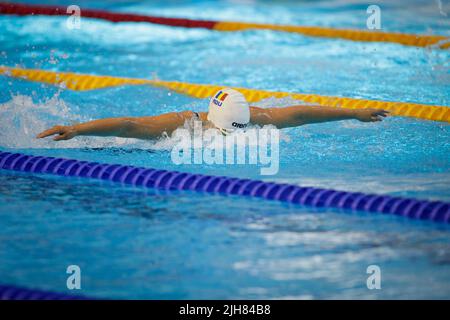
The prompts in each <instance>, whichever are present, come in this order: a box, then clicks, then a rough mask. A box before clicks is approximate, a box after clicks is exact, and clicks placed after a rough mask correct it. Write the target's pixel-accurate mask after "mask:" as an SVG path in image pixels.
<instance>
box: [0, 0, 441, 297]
mask: <svg viewBox="0 0 450 320" xmlns="http://www.w3.org/2000/svg"><path fill="white" fill-rule="evenodd" d="M372 2H373V4H376V3H378V4H379V5H380V7H381V9H382V27H383V30H385V31H402V32H411V33H434V34H441V35H447V36H449V35H450V28H449V26H450V21H449V19H448V14H450V10H449V7H448V4H447V6H446V4H445V3H443V7H442V12H440V10H439V6H438V3H439V2H438V1H435V2H433V1H432V2H429V1H395V3H392V2H390V1H384V2H379V1H378V2H377V1H372ZM28 3H29V2H28ZM34 3H42V2H38V1H34ZM48 3H49V4H55V3H58V4H62V5H64V4H71V3H70V1H67V2H64V1H61V2H55V1H53V2H48ZM79 3H80V6H81V8H83V4H84V5H85V6H86V7H89V8H99V9H105V10H111V11H120V12H137V13H141V14H154V15H166V16H179V17H190V18H202V19H217V20H245V21H256V22H268V23H283V24H298V25H302V24H307V25H324V26H333V27H351V28H364V27H365V23H366V20H365V19H366V18H367V14H366V8H367V4H365V3H362V2H357V1H353V2H347V1H338V0H336V1H314V2H311V1H304V2H297V1H295V2H294V1H292V2H290V1H288V2H283V5H280V4H279V3H278V2H270V1H249V2H239V1H223V2H216V1H184V2H181V1H180V2H169V3H168V2H167V1H161V2H151V3H145V2H143V1H133V2H127V1H123V2H114V3H105V2H103V1H98V2H92V1H89V3H88V2H87V1H86V2H79ZM371 4H372V3H371ZM218 7H219V8H220V10H218ZM445 12H447V16H446V15H445V14H444V13H445ZM65 26H66V22H65V19H64V18H61V17H44V16H36V17H31V16H30V17H15V16H0V31H1V32H0V64H1V65H7V66H20V67H24V68H42V69H46V70H54V71H76V72H81V73H93V74H107V75H117V76H129V77H139V78H160V79H164V80H177V81H187V82H197V83H214V84H224V85H229V86H241V87H250V88H261V89H266V90H279V91H290V92H311V93H317V94H324V95H338V96H349V97H354V98H367V99H375V100H390V101H411V102H419V103H427V104H436V105H444V106H450V69H449V61H450V59H449V57H450V54H449V51H448V50H430V49H423V48H415V47H404V46H400V45H395V44H385V43H358V42H349V41H342V40H331V39H317V38H308V37H302V36H300V35H295V34H288V33H278V32H272V31H246V32H238V33H219V32H214V31H209V30H202V29H190V30H189V29H181V28H172V27H165V26H159V25H151V24H134V23H120V24H113V23H109V22H106V21H99V20H88V19H83V20H82V25H81V29H80V30H69V29H67V28H66V27H65ZM295 103H299V101H294V100H291V99H281V100H277V99H268V100H264V101H261V102H258V103H257V104H256V105H258V106H261V107H268V106H279V107H282V106H287V105H290V104H295ZM180 110H194V111H206V110H207V101H206V100H198V99H193V98H190V97H186V96H182V95H178V94H175V93H171V92H169V91H167V90H164V89H157V88H152V87H147V86H135V87H133V86H125V87H117V88H109V89H103V90H94V91H85V92H75V91H66V90H61V89H58V88H55V87H52V86H47V85H42V84H39V83H31V82H27V81H24V80H20V79H11V78H7V77H4V76H1V77H0V127H1V130H0V150H1V151H12V152H24V153H28V154H33V155H46V156H58V157H67V158H75V159H81V160H91V161H101V162H108V163H120V164H130V165H137V166H145V167H153V168H163V169H171V170H179V171H186V172H201V173H206V174H214V175H228V176H236V177H242V178H255V179H261V178H263V179H265V180H270V181H277V182H288V183H294V184H299V185H304V186H316V187H326V188H335V189H341V190H346V191H362V192H368V193H380V194H390V195H396V196H406V197H415V198H420V199H433V200H444V201H450V191H449V190H450V170H449V169H450V157H449V154H450V128H449V126H448V124H446V123H440V122H431V121H422V120H418V119H412V118H400V117H395V118H394V117H393V118H388V119H387V120H386V121H384V122H382V123H375V124H364V123H358V122H355V121H344V122H339V123H329V124H318V125H310V126H304V127H300V128H295V129H287V130H283V131H282V132H283V135H282V142H281V145H280V170H279V172H278V174H277V175H275V176H263V177H262V176H260V170H259V169H260V168H259V167H256V166H248V165H241V166H231V167H230V166H218V165H217V166H215V165H214V166H213V165H175V164H173V163H172V161H171V158H170V150H171V147H172V146H173V144H174V142H173V140H171V139H163V140H161V141H157V142H146V141H136V140H132V139H119V138H117V139H116V138H102V139H101V138H88V137H82V138H76V139H73V140H70V141H66V142H59V143H55V142H52V141H50V140H36V139H34V136H35V135H36V134H37V133H38V132H40V131H42V130H43V129H45V128H47V127H49V126H52V125H54V124H69V123H74V122H80V121H86V120H91V119H96V118H101V117H115V116H141V115H156V114H159V113H164V112H170V111H180ZM449 231H450V230H449V227H448V226H445V225H440V224H436V223H429V222H422V221H413V220H406V219H402V218H399V217H392V216H384V215H377V214H367V213H348V212H338V211H337V210H334V209H333V210H329V209H320V210H318V209H311V208H307V207H300V206H293V205H286V204H281V203H276V202H267V201H264V200H257V199H248V198H239V197H222V196H211V195H202V194H196V193H188V192H183V193H167V192H161V191H156V190H142V189H135V188H131V187H123V186H118V185H114V184H110V183H104V182H98V181H90V180H73V179H64V178H58V177H48V176H36V175H26V174H20V173H15V172H8V171H0V279H1V280H0V283H7V284H14V285H19V286H24V287H31V288H39V289H46V290H52V291H58V292H66V293H74V292H73V291H69V290H67V288H66V279H67V276H68V275H67V274H66V272H65V271H66V268H67V266H68V265H72V264H76V265H79V266H80V267H81V270H82V289H81V290H80V291H78V292H76V293H79V294H84V295H88V296H93V297H108V298H111V297H112V298H150V299H158V298H163V299H166V298H167V299H170V298H173V299H189V298H200V299H201V298H224V299H229V298H295V299H337V298H344V299H351V298H363V299H379V298H393V299H395V298H439V299H445V298H449V297H450V285H449V284H450V268H449V265H450V249H449V241H450V232H449ZM373 264H375V265H378V266H379V267H380V268H381V272H382V289H381V290H368V289H367V286H366V279H367V277H368V275H367V273H366V269H367V267H368V266H369V265H373Z"/></svg>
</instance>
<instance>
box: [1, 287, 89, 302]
mask: <svg viewBox="0 0 450 320" xmlns="http://www.w3.org/2000/svg"><path fill="white" fill-rule="evenodd" d="M0 300H92V298H87V297H84V296H78V295H70V294H65V293H57V292H50V291H43V290H37V289H27V288H21V287H17V286H12V285H0Z"/></svg>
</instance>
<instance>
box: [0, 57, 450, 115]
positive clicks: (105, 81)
mask: <svg viewBox="0 0 450 320" xmlns="http://www.w3.org/2000/svg"><path fill="white" fill-rule="evenodd" d="M0 74H3V75H7V76H10V77H15V78H22V79H26V80H30V81H37V82H42V83H48V84H53V85H62V86H64V87H65V88H68V89H71V90H93V89H102V88H108V87H114V86H122V85H151V86H154V87H162V88H166V89H169V90H173V91H175V92H178V93H182V94H185V95H188V96H191V97H195V98H199V99H205V98H209V97H211V96H212V95H213V94H214V93H215V92H216V91H217V90H219V89H220V88H222V87H223V86H219V85H209V84H195V83H187V82H178V81H162V80H150V79H138V78H123V77H111V76H98V75H88V74H78V73H72V72H55V71H45V70H38V69H21V68H10V67H4V66H0ZM234 89H236V90H239V91H240V92H242V94H244V96H245V97H246V99H247V100H248V101H249V102H257V101H260V100H262V99H266V98H270V97H274V98H284V97H288V96H289V97H292V98H293V99H295V100H301V101H304V102H306V103H313V104H317V105H322V106H330V107H341V108H347V109H364V108H381V109H385V110H388V111H390V112H391V114H392V115H396V116H405V117H413V118H419V119H426V120H435V121H445V122H450V108H449V107H445V106H435V105H426V104H418V103H409V102H390V101H377V100H367V99H353V98H346V97H333V96H322V95H317V94H303V93H289V92H276V91H265V90H258V89H247V88H234Z"/></svg>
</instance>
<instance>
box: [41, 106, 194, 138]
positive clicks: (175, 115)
mask: <svg viewBox="0 0 450 320" xmlns="http://www.w3.org/2000/svg"><path fill="white" fill-rule="evenodd" d="M192 115H193V112H191V111H183V112H171V113H165V114H161V115H158V116H151V117H125V118H106V119H100V120H94V121H89V122H85V123H80V124H76V125H72V126H54V127H52V128H50V129H48V130H45V131H43V132H41V133H40V134H38V135H37V138H45V137H48V136H52V135H56V136H55V137H54V138H53V140H55V141H59V140H69V139H72V138H73V137H76V136H101V137H108V136H114V137H123V138H137V139H156V138H159V137H161V136H162V135H163V133H164V132H167V134H169V135H170V134H171V133H172V132H173V131H174V130H175V129H177V128H178V127H180V126H182V125H183V124H184V122H185V121H186V119H190V118H191V117H192Z"/></svg>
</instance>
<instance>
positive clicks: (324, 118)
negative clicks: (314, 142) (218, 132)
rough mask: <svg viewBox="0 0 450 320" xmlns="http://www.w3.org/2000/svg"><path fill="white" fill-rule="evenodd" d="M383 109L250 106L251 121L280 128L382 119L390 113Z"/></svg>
mask: <svg viewBox="0 0 450 320" xmlns="http://www.w3.org/2000/svg"><path fill="white" fill-rule="evenodd" d="M388 113H389V112H388V111H386V110H383V109H343V108H334V107H323V106H303V105H297V106H290V107H285V108H265V109H263V108H258V107H250V122H251V123H253V124H257V125H267V124H272V125H274V126H276V127H277V128H279V129H282V128H289V127H297V126H301V125H304V124H310V123H321V122H328V121H337V120H349V119H356V120H359V121H362V122H375V121H381V120H382V118H384V117H386V116H387V115H388Z"/></svg>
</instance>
